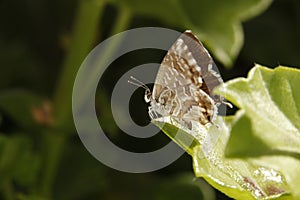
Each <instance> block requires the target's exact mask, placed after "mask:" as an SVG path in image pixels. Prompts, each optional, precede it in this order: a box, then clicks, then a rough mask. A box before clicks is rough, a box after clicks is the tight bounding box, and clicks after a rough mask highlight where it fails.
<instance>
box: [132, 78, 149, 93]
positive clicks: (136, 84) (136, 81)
mask: <svg viewBox="0 0 300 200" xmlns="http://www.w3.org/2000/svg"><path fill="white" fill-rule="evenodd" d="M130 79H132V81H131V80H128V83H130V84H132V85H135V86H138V87H142V88H144V89H145V90H149V87H148V86H147V85H146V84H145V83H143V82H142V81H140V80H138V79H137V78H135V77H133V76H130Z"/></svg>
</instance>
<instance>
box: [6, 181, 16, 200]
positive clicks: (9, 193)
mask: <svg viewBox="0 0 300 200" xmlns="http://www.w3.org/2000/svg"><path fill="white" fill-rule="evenodd" d="M3 197H4V198H5V199H6V200H14V199H15V198H14V191H13V187H12V185H11V181H10V180H5V181H4V182H3Z"/></svg>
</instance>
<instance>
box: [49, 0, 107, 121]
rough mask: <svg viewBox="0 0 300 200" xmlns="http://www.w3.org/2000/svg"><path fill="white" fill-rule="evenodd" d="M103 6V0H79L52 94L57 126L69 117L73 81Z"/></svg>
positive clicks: (86, 51)
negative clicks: (60, 70)
mask: <svg viewBox="0 0 300 200" xmlns="http://www.w3.org/2000/svg"><path fill="white" fill-rule="evenodd" d="M104 6H105V1H104V0H80V5H79V10H78V13H77V18H76V21H75V26H74V30H73V37H72V39H71V46H70V49H69V53H68V55H67V57H66V60H65V62H64V65H63V69H62V73H61V76H60V80H59V82H58V86H57V90H56V94H55V96H54V108H55V110H56V113H55V117H56V123H57V126H64V125H63V124H64V123H65V122H66V120H68V119H69V118H70V117H71V105H72V89H73V83H74V80H75V77H76V73H77V71H78V69H79V67H80V64H81V63H82V61H83V60H84V58H85V56H86V55H87V54H88V52H89V51H90V50H91V48H92V46H93V44H94V42H95V38H96V34H97V27H98V25H99V20H100V14H101V13H102V10H103V8H104Z"/></svg>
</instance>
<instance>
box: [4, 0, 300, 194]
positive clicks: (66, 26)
mask: <svg viewBox="0 0 300 200" xmlns="http://www.w3.org/2000/svg"><path fill="white" fill-rule="evenodd" d="M270 3H271V1H270V0H246V1H234V0H226V1H206V0H201V1H195V0H192V1H189V2H188V3H187V2H186V1H183V0H175V1H172V0H164V1H136V0H126V1H118V0H107V1H104V0H78V1H52V2H48V1H46V0H41V1H38V2H37V1H33V2H32V1H26V0H25V1H10V0H4V1H2V2H1V3H0V11H1V12H0V15H1V17H0V22H1V23H0V24H1V33H0V44H1V45H0V51H1V54H0V60H1V67H0V75H1V79H0V132H1V134H0V177H1V179H0V199H7V200H12V199H19V200H33V199H36V200H50V199H58V200H59V199H64V200H65V199H109V200H111V199H145V194H147V196H148V199H151V200H152V199H157V200H159V199H176V198H181V199H182V195H184V199H195V198H197V199H220V198H224V199H227V198H226V197H224V196H222V194H220V193H217V192H216V191H214V190H212V188H211V187H210V186H208V185H207V184H205V183H204V182H203V181H202V180H201V179H195V178H194V176H193V174H191V173H186V172H184V173H183V171H188V172H189V171H190V166H189V163H188V157H187V156H183V157H182V158H181V160H180V161H177V162H176V163H175V164H174V165H171V166H169V167H168V168H167V169H164V170H161V171H159V172H157V173H152V174H141V175H132V174H125V173H120V172H116V171H114V170H112V169H109V168H107V167H105V166H103V165H101V163H99V162H98V161H96V160H95V159H94V158H93V157H92V156H91V155H90V154H89V153H88V152H87V151H86V150H85V148H84V147H83V145H82V144H81V142H80V140H79V138H78V136H77V135H76V130H75V128H74V125H73V122H72V117H71V93H72V87H73V82H74V77H75V75H76V72H77V71H78V68H79V66H80V64H81V62H82V61H83V59H84V57H85V56H86V55H87V54H88V52H89V51H90V50H91V49H92V47H93V46H95V44H96V43H98V42H100V41H101V40H103V39H104V38H106V37H108V36H110V35H112V34H115V33H118V32H121V31H124V30H126V29H128V28H131V27H132V28H134V27H139V26H164V27H169V28H174V27H176V29H181V30H185V29H191V30H192V31H193V32H195V33H196V34H197V35H198V36H199V37H200V39H201V40H203V41H204V42H205V44H206V45H207V46H208V48H209V49H210V50H211V51H212V52H213V54H214V55H215V56H216V58H217V59H218V60H219V61H220V62H221V63H223V64H225V65H226V66H230V65H232V64H233V62H234V61H235V59H236V57H237V55H238V53H239V51H240V49H241V47H242V44H243V39H244V38H243V31H242V28H241V23H242V22H244V21H245V20H248V19H250V18H252V17H254V16H257V15H258V14H260V13H261V12H263V11H264V10H265V9H266V8H267V7H268V6H269V4H270ZM284 4H285V3H284ZM286 4H288V3H286ZM277 7H281V6H280V5H279V6H277ZM294 7H297V6H294ZM273 10H274V9H273ZM287 10H288V11H287V12H288V13H290V9H287ZM273 15H274V16H275V17H276V16H278V14H277V13H276V12H275V14H273ZM273 19H274V17H270V19H269V20H270V21H271V22H272V23H273V21H274V20H273ZM289 19H290V18H288V19H287V20H286V21H289V22H290V20H289ZM293 19H297V18H296V17H294V18H293ZM262 21H264V20H259V22H262ZM286 21H280V20H276V22H277V24H276V25H277V26H278V27H282V26H283V25H284V26H285V25H286V24H287V23H286ZM256 23H257V22H256ZM268 24H271V23H270V22H268ZM290 27H295V25H294V24H292V25H291V26H290ZM288 28H289V27H287V26H285V28H283V29H282V30H284V31H285V34H288V33H294V34H295V38H296V36H297V37H298V35H299V34H297V30H293V29H291V30H290V29H288ZM267 30H269V29H260V30H259V31H257V29H256V28H252V29H251V31H253V32H255V33H253V35H255V36H257V35H262V34H263V31H267ZM271 30H272V29H271ZM286 30H289V31H286ZM258 32H259V33H258ZM272 36H274V34H272V35H271V34H268V38H272ZM264 38H265V37H264ZM283 38H288V39H290V40H291V41H292V42H291V41H290V42H287V43H285V42H284V41H285V40H282V43H283V44H284V45H287V44H289V45H291V44H294V43H293V42H294V41H295V39H293V37H289V35H285V36H284V37H283ZM275 39H276V38H272V40H271V41H270V42H269V43H268V44H266V43H265V42H264V41H263V42H261V43H259V45H262V47H261V46H260V48H259V50H260V51H258V50H257V46H255V45H254V46H255V48H254V50H253V49H251V48H250V50H249V46H248V50H249V51H248V52H250V53H248V52H246V55H247V59H250V60H251V63H252V62H253V59H254V60H255V58H256V57H255V58H252V57H251V56H253V55H255V53H253V52H259V55H260V56H262V57H264V55H266V54H263V53H262V52H263V51H264V50H263V47H265V48H266V47H269V46H272V45H273V43H274V41H275ZM250 43H251V44H253V41H249V42H248V44H250ZM270 44H272V45H270ZM256 45H258V44H256ZM117 46H118V44H116V45H115V46H112V47H109V48H110V49H109V50H108V51H107V52H112V51H113V50H114V49H115V48H116V47H117ZM298 46H299V45H297V47H298ZM283 47H284V48H278V49H279V50H280V49H284V53H285V54H283V55H285V56H286V60H288V61H289V58H290V56H291V55H292V53H291V52H293V51H294V52H296V50H297V48H295V49H296V50H293V49H291V50H290V48H287V47H286V46H283ZM289 50H290V51H289ZM251 52H252V53H251ZM267 53H268V58H269V60H270V59H271V58H272V57H271V55H272V54H273V53H274V52H272V51H269V50H268V51H267ZM108 54H109V53H108ZM248 54H249V55H248ZM107 56H109V55H107ZM256 56H257V54H256ZM139 58H140V57H139V56H138V57H135V58H134V60H138V59H139ZM144 58H149V55H145V56H144ZM293 58H294V62H296V61H297V59H298V55H296V56H294V57H293ZM277 59H279V58H278V57H276V62H277ZM244 60H245V58H244ZM279 60H280V59H279ZM255 61H256V60H255ZM126 63H130V59H127V60H126ZM123 64H124V63H122V67H123V66H124V65H123ZM132 66H134V65H132ZM242 66H247V65H244V63H243V64H241V63H239V67H238V68H234V70H233V71H232V72H226V73H227V75H228V74H230V75H231V73H233V72H236V71H239V70H240V69H243V68H242ZM114 69H115V71H117V68H114ZM115 71H113V72H111V73H109V74H108V75H107V76H108V79H109V80H110V81H112V79H113V77H115ZM264 71H268V70H264ZM266 73H267V72H266ZM241 74H242V72H241ZM279 74H280V73H279ZM228 76H229V75H228ZM289 76H291V75H289ZM289 80H290V79H287V80H285V83H286V84H288V81H289ZM275 82H276V81H275ZM277 83H278V82H277ZM103 85H104V86H106V87H107V88H108V87H109V86H110V85H111V82H109V83H108V84H105V83H103ZM230 87H231V86H230ZM232 87H233V85H232ZM282 91H283V92H284V90H282ZM232 92H233V93H232V94H231V95H232V97H231V96H226V97H227V98H228V99H230V100H231V101H233V102H234V101H235V100H234V99H236V98H237V99H236V101H237V102H235V103H237V105H240V104H241V103H242V102H243V101H238V99H239V98H238V97H236V94H235V93H239V91H238V90H237V89H236V90H232ZM234 92H235V93H234ZM273 92H275V94H274V95H275V96H274V97H277V96H276V95H278V94H276V91H273ZM283 95H286V94H285V93H283ZM108 99H109V95H108V94H100V95H99V99H98V100H99V101H98V104H99V105H97V108H99V110H100V112H102V114H103V115H104V116H105V117H104V118H103V119H100V120H99V121H100V122H102V123H104V124H105V125H106V126H105V129H106V130H107V131H108V132H109V133H108V135H112V136H113V139H114V140H115V141H116V142H119V143H121V142H124V140H123V138H121V137H120V135H122V132H120V130H118V129H117V128H116V127H115V126H114V125H112V123H111V120H112V119H111V113H110V111H109V108H110V105H109V101H108ZM290 100H291V99H290ZM280 102H282V101H279V100H278V102H277V104H278V103H280ZM286 103H287V104H292V103H293V102H292V101H289V102H288V101H286ZM277 104H276V105H277ZM279 107H280V106H279ZM280 108H281V109H280V110H279V111H280V112H277V113H276V114H279V115H284V116H288V117H287V118H284V117H283V119H284V120H285V121H286V120H287V119H290V120H291V122H292V123H296V124H297V119H298V118H297V116H296V115H295V116H294V115H289V114H290V112H292V111H294V112H295V111H296V110H295V108H294V107H293V108H292V107H290V108H286V107H285V106H284V105H281V107H280ZM243 109H244V110H245V111H244V112H239V113H238V114H237V115H236V116H234V117H228V118H227V120H226V121H227V125H226V126H228V127H229V128H230V130H231V134H230V137H229V132H226V131H225V132H224V133H220V134H225V137H222V138H223V140H220V142H222V141H223V142H225V141H227V140H228V145H227V146H226V149H225V145H223V144H220V145H219V146H220V147H219V148H220V149H219V150H220V151H221V150H224V151H225V152H226V155H227V156H231V157H238V158H237V161H235V162H234V165H233V166H235V168H234V169H232V170H233V171H234V170H240V171H239V173H241V174H243V175H247V176H249V177H250V176H251V175H253V173H252V171H253V170H256V169H257V167H256V166H261V165H264V164H265V163H266V162H267V161H268V162H267V163H270V165H271V166H269V167H268V169H273V166H272V165H273V164H272V163H275V162H276V159H278V153H280V156H281V157H280V159H282V161H283V162H282V163H281V164H280V165H278V166H279V167H278V169H276V172H278V174H280V175H282V176H283V177H284V178H285V179H286V183H279V184H278V185H276V186H277V187H280V188H284V190H285V191H284V194H285V195H286V196H287V197H290V196H289V195H290V194H293V195H298V193H295V188H294V187H295V186H296V185H297V183H298V182H297V180H296V178H297V176H291V172H293V170H296V169H297V168H296V167H297V165H296V164H297V163H298V158H299V157H298V155H299V152H298V151H297V146H296V145H297V143H296V142H298V140H295V143H293V145H289V146H288V145H286V143H284V141H281V142H282V143H276V141H275V138H271V139H270V140H269V139H268V138H269V137H270V136H267V135H265V134H262V135H256V133H260V132H261V131H265V130H262V129H259V128H257V127H256V129H254V130H255V131H252V130H251V129H250V127H252V126H253V122H252V121H253V118H252V115H249V116H248V115H247V114H245V113H247V112H248V111H247V109H246V108H243ZM289 109H291V110H289ZM297 109H298V108H297ZM140 110H142V109H140V108H137V109H136V112H139V113H141V112H140ZM298 110H299V109H298ZM249 112H253V111H252V110H250V111H249ZM145 113H146V111H145V112H144V113H142V114H143V115H145ZM253 113H255V112H253ZM255 116H258V114H257V113H256V114H255ZM293 117H295V118H293ZM101 120H102V121H101ZM291 122H286V123H288V124H290V123H291ZM241 126H242V127H243V128H244V127H249V129H247V130H249V132H243V133H242V134H247V138H249V140H251V141H253V142H255V144H257V149H256V151H253V149H251V147H252V146H251V145H245V146H240V145H238V146H236V143H238V142H237V141H240V140H241V141H243V140H245V138H244V137H243V138H242V139H240V137H241V133H240V132H239V131H238V130H240V128H239V127H241ZM295 126H296V127H297V128H298V130H299V124H297V125H295ZM169 128H172V129H173V128H175V129H177V127H172V126H170V127H169ZM167 130H169V129H167ZM283 130H284V129H283ZM110 132H114V133H110ZM237 132H239V134H236V133H237ZM279 132H280V131H278V133H279ZM282 132H284V131H282ZM254 133H255V134H254ZM167 134H169V135H172V132H170V133H169V132H167ZM183 134H185V133H184V132H183ZM226 134H228V135H226ZM286 135H287V133H284V134H283V136H286ZM183 136H184V135H183ZM258 136H262V137H258ZM184 137H188V139H190V135H186V134H185V136H184ZM291 137H292V136H291ZM293 137H294V136H293ZM218 138H219V137H218ZM220 138H221V137H220ZM160 139H161V138H158V139H156V140H155V142H157V140H159V141H160ZM177 142H178V143H179V144H180V145H184V138H183V140H182V141H177ZM125 143H126V144H127V146H137V143H136V142H132V141H131V140H129V139H126V140H125ZM273 144H275V147H276V148H275V149H273V148H272V146H271V145H273ZM193 145H194V148H193V149H190V150H189V153H190V154H191V155H193V154H195V155H200V154H199V152H201V151H202V149H201V148H200V147H201V146H200V145H199V141H198V140H193ZM145 146H146V145H145ZM149 146H150V147H152V146H153V143H150V145H148V146H146V147H149ZM298 150H299V149H298ZM220 153H221V152H220ZM249 153H250V154H249ZM220 155H222V154H220ZM261 155H263V156H262V158H263V159H256V157H255V158H254V159H252V158H249V157H248V156H261ZM272 156H274V157H272ZM193 157H194V164H195V165H194V169H195V172H196V175H197V176H202V177H205V178H206V179H207V180H208V182H210V183H211V184H212V185H213V186H215V187H216V188H218V189H220V190H221V191H225V190H226V191H225V193H227V194H229V195H231V196H234V195H236V193H238V194H241V195H245V196H249V195H251V194H250V192H247V191H245V188H247V187H251V182H250V181H248V186H244V187H243V185H242V184H241V183H240V182H239V183H237V182H235V181H234V180H232V177H230V176H229V175H228V174H227V173H226V172H225V171H224V170H223V171H222V169H221V170H220V169H219V168H216V167H215V168H214V167H213V166H212V168H211V170H213V171H212V172H213V173H215V176H217V177H221V178H222V177H223V176H224V174H225V175H226V178H225V179H224V180H222V181H224V182H226V184H228V185H229V184H232V185H233V186H236V187H238V188H240V191H238V192H236V190H234V189H232V190H231V189H230V188H229V189H228V188H227V187H226V186H228V185H226V186H220V185H218V184H216V183H215V182H214V181H215V179H211V178H212V177H209V176H208V173H204V172H205V171H201V170H208V169H209V166H210V164H211V160H203V159H198V158H197V156H193ZM219 159H220V160H219V161H220V162H222V163H221V165H219V167H222V166H224V167H228V166H231V164H232V163H231V160H230V159H234V158H226V161H228V162H226V163H225V162H224V163H223V157H221V158H219ZM224 159H225V158H224ZM248 160H250V161H248ZM198 161H199V162H200V161H201V162H202V161H203V164H202V163H200V164H199V165H196V164H197V163H199V162H198ZM239 163H241V164H242V165H241V166H242V167H241V166H240V164H239ZM250 163H254V164H251V166H249V165H250ZM294 163H296V164H295V165H294ZM288 164H289V165H290V166H295V168H294V169H292V170H291V172H286V171H281V170H280V169H286V168H285V166H286V165H288ZM281 165H282V166H281ZM200 166H201V167H200ZM202 167H203V168H202ZM205 167H206V168H205ZM244 169H251V170H252V171H251V170H250V171H247V170H244ZM203 174H205V175H203ZM260 178H264V177H263V176H262V177H260ZM252 179H253V180H254V178H253V177H252ZM252 179H251V180H252ZM239 180H241V179H239ZM249 180H250V179H249ZM255 180H257V179H255ZM228 182H229V183H228ZM258 182H259V183H260V182H261V181H258ZM267 183H268V184H271V185H273V182H272V181H270V182H267ZM291 183H294V184H295V185H291ZM298 185H299V184H298ZM271 189H274V188H271ZM288 189H289V190H288ZM275 191H276V190H275ZM220 196H221V197H220Z"/></svg>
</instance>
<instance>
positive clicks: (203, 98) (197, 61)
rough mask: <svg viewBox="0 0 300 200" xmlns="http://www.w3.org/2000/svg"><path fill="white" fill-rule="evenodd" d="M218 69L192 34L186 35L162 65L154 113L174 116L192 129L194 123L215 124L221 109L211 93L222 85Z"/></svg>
mask: <svg viewBox="0 0 300 200" xmlns="http://www.w3.org/2000/svg"><path fill="white" fill-rule="evenodd" d="M214 65H215V64H214V62H213V60H212V58H211V57H210V55H209V54H208V52H207V51H206V49H205V48H204V47H203V45H202V44H201V43H200V42H199V40H198V39H197V38H196V37H195V36H194V35H193V34H192V33H191V32H190V31H186V32H185V33H183V34H182V35H181V36H180V37H179V38H178V39H177V41H176V42H175V43H174V44H173V45H172V47H171V48H170V50H169V51H168V52H167V55H166V56H165V58H164V59H163V62H162V63H161V66H160V69H159V71H158V74H157V77H156V80H155V85H154V88H153V93H152V99H153V100H152V102H151V108H150V109H151V111H155V113H158V114H159V115H162V116H165V115H172V116H173V117H175V118H177V119H180V120H182V121H184V122H186V123H187V124H188V125H189V126H190V122H191V121H198V122H200V123H202V124H207V123H209V122H212V121H213V119H214V117H215V116H216V112H217V109H216V106H215V101H214V97H212V96H211V92H212V89H213V88H214V87H215V86H216V85H218V84H220V83H221V81H222V79H221V78H220V77H219V76H218V74H217V73H216V72H215V71H213V69H212V67H213V66H214ZM209 88H212V89H211V90H210V89H209ZM149 113H150V112H149ZM152 118H153V117H152Z"/></svg>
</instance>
